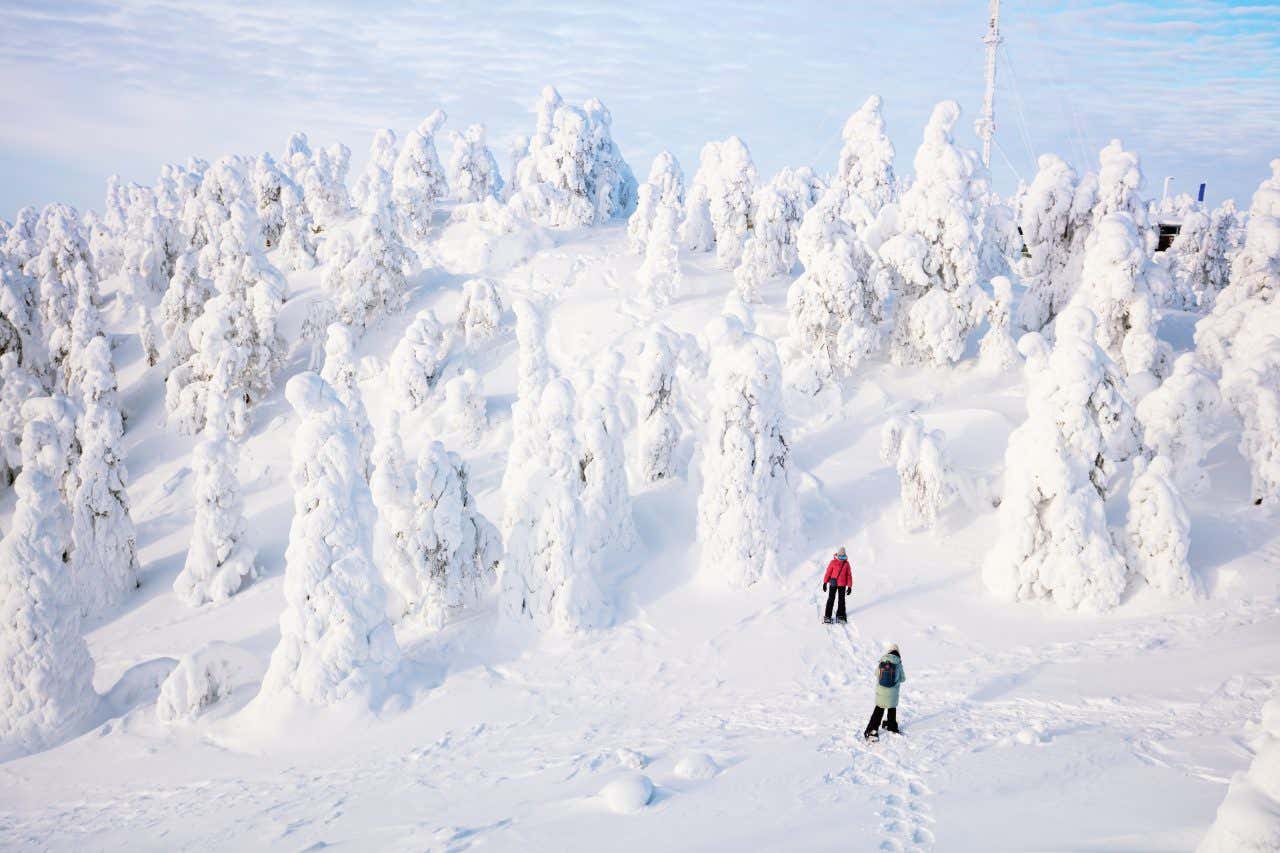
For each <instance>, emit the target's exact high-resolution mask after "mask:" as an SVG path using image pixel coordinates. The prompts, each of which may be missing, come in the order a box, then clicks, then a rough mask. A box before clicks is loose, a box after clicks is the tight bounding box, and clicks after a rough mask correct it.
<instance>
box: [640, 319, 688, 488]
mask: <svg viewBox="0 0 1280 853" xmlns="http://www.w3.org/2000/svg"><path fill="white" fill-rule="evenodd" d="M677 352H678V341H677V340H676V337H675V333H674V332H672V331H671V330H670V329H668V328H667V327H666V326H663V325H657V326H654V327H653V328H652V329H650V331H649V333H648V335H647V336H646V337H645V339H644V343H643V345H642V347H641V350H640V354H639V357H638V359H637V361H638V363H639V375H638V377H637V382H636V384H637V391H638V393H639V401H640V406H639V408H640V424H639V426H638V427H637V429H636V440H637V441H636V444H637V453H636V455H637V460H638V467H639V469H640V476H641V477H642V478H643V479H644V481H645V482H647V483H655V482H657V481H659V480H665V479H668V478H670V477H674V476H676V475H677V474H678V470H677V466H676V460H675V449H676V447H677V446H678V445H679V444H680V421H679V420H678V419H677V418H676V415H675V411H676V394H677V391H676V388H677V381H676V364H677V361H676V354H677Z"/></svg>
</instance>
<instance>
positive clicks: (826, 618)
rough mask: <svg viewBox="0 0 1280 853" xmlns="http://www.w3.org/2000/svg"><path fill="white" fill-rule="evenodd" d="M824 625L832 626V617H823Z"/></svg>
mask: <svg viewBox="0 0 1280 853" xmlns="http://www.w3.org/2000/svg"><path fill="white" fill-rule="evenodd" d="M822 624H823V625H830V624H831V617H830V616H823V617H822Z"/></svg>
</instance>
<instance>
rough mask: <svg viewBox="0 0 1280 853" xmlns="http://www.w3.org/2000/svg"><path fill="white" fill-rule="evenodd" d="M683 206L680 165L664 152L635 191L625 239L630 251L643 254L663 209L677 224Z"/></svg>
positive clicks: (682, 182) (682, 177)
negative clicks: (666, 210)
mask: <svg viewBox="0 0 1280 853" xmlns="http://www.w3.org/2000/svg"><path fill="white" fill-rule="evenodd" d="M682 207H684V172H683V171H681V169H680V163H679V162H678V161H677V160H676V158H675V155H673V154H672V153H671V152H670V151H663V152H661V153H659V154H658V156H657V157H654V158H653V165H652V166H650V167H649V177H648V179H647V180H646V181H645V182H644V183H643V184H641V185H640V188H639V190H638V192H637V201H636V209H635V212H634V213H632V214H631V218H630V219H629V220H627V238H628V245H629V246H630V248H631V251H633V252H635V253H636V254H638V255H643V254H644V251H645V247H646V246H647V245H648V244H649V232H650V230H651V229H652V228H653V223H654V219H655V218H657V216H658V212H659V211H660V210H662V209H664V208H672V209H674V210H675V211H676V215H675V219H676V221H677V222H678V221H679V210H680V209H681V208H682Z"/></svg>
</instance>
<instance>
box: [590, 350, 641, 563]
mask: <svg viewBox="0 0 1280 853" xmlns="http://www.w3.org/2000/svg"><path fill="white" fill-rule="evenodd" d="M620 369H621V358H620V357H619V356H618V355H617V354H616V353H613V354H611V355H605V356H604V357H603V358H602V360H601V362H600V363H599V364H598V365H597V367H596V368H595V370H594V371H592V373H593V375H592V380H591V384H590V385H589V386H588V388H587V391H586V393H584V394H583V395H582V397H581V400H580V401H579V415H578V441H579V445H580V447H581V450H580V455H579V461H578V469H579V472H580V474H581V476H582V510H583V515H584V518H585V522H586V526H587V529H586V536H585V537H584V538H585V544H586V546H587V548H588V549H589V551H590V553H591V554H593V555H594V554H600V553H602V552H605V551H610V550H612V549H622V550H624V551H626V550H630V549H631V548H632V547H633V546H634V545H635V543H636V528H635V522H634V520H633V518H632V515H631V493H630V490H629V488H628V486H627V456H626V450H625V445H624V444H623V437H624V433H625V431H626V426H625V423H624V420H623V413H622V410H621V407H620V403H621V401H620V400H619V396H618V392H617V382H618V371H619V370H620Z"/></svg>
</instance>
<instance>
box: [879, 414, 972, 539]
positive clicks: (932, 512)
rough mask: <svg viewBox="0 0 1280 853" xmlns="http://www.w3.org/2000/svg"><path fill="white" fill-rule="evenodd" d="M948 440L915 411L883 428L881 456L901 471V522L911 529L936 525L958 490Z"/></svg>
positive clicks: (905, 528)
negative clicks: (946, 444) (926, 427)
mask: <svg viewBox="0 0 1280 853" xmlns="http://www.w3.org/2000/svg"><path fill="white" fill-rule="evenodd" d="M945 440H946V438H945V436H944V435H943V434H942V433H941V432H939V431H938V430H926V429H925V428H924V422H923V421H921V420H920V417H919V416H918V415H915V414H908V415H900V416H898V417H894V418H891V419H890V420H888V421H886V422H885V425H884V427H883V428H882V429H881V431H880V455H881V460H882V461H884V462H888V463H890V464H892V465H894V466H895V467H896V468H897V471H898V486H899V494H900V497H901V505H900V507H899V509H898V523H899V524H900V525H901V526H902V529H903V530H905V531H906V532H908V533H914V532H916V531H919V530H927V529H929V528H931V527H933V526H935V525H936V524H937V523H938V515H939V513H941V512H942V511H943V510H945V509H946V508H947V507H948V506H950V505H951V503H952V502H953V501H954V500H955V499H956V496H957V494H958V492H957V489H956V478H955V473H954V471H953V469H952V465H951V460H950V459H949V458H948V457H947V453H946V449H945V447H944V444H943V442H944V441H945Z"/></svg>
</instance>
